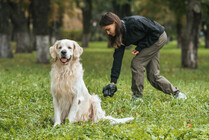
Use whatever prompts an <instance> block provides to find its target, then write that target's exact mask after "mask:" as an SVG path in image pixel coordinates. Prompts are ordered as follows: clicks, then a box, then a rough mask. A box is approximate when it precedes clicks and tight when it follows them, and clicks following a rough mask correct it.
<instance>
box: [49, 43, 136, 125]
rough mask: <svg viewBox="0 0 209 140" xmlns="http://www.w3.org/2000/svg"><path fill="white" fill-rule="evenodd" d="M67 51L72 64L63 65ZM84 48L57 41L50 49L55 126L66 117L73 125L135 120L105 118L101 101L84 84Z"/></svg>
mask: <svg viewBox="0 0 209 140" xmlns="http://www.w3.org/2000/svg"><path fill="white" fill-rule="evenodd" d="M63 50H64V51H66V59H69V61H68V62H66V63H63V62H61V58H62V51H63ZM82 52H83V49H82V48H81V47H80V46H79V45H78V43H77V42H75V41H72V40H67V39H64V40H60V41H57V42H56V43H55V44H54V45H53V46H52V47H50V54H51V56H52V58H53V59H54V63H53V65H52V69H51V73H50V74H51V92H52V95H53V104H54V115H55V123H54V126H56V125H59V124H61V123H62V122H63V121H64V120H65V119H66V118H67V119H69V121H70V122H78V121H88V120H89V119H90V120H91V121H93V122H98V121H99V120H101V119H108V120H111V121H112V123H125V122H126V121H129V120H132V119H133V118H124V119H115V118H112V117H111V116H105V111H103V110H102V108H101V100H100V98H99V97H98V96H97V95H90V94H89V92H88V90H87V88H86V86H85V83H84V81H83V73H84V71H83V68H82V65H81V63H80V62H79V58H80V55H81V54H82Z"/></svg>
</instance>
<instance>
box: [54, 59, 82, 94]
mask: <svg viewBox="0 0 209 140" xmlns="http://www.w3.org/2000/svg"><path fill="white" fill-rule="evenodd" d="M77 71H80V73H78V72H77ZM50 74H51V84H52V85H51V87H52V90H53V92H52V93H54V94H55V95H57V94H59V95H61V96H69V95H72V94H74V92H73V91H74V90H76V89H74V87H77V86H75V85H76V84H79V83H80V81H81V80H82V78H83V70H82V65H81V64H80V63H79V62H78V63H76V64H74V65H72V66H69V65H62V66H61V65H59V64H56V63H55V64H54V65H53V66H52V70H51V73H50Z"/></svg>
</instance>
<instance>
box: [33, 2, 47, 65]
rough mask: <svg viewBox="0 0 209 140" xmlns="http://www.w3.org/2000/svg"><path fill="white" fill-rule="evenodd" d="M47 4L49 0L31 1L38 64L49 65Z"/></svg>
mask: <svg viewBox="0 0 209 140" xmlns="http://www.w3.org/2000/svg"><path fill="white" fill-rule="evenodd" d="M49 4H50V0H31V9H32V10H31V12H32V18H33V30H34V33H35V40H36V43H35V44H36V49H37V62H38V63H49V60H50V59H49V58H50V57H49V27H48V11H49Z"/></svg>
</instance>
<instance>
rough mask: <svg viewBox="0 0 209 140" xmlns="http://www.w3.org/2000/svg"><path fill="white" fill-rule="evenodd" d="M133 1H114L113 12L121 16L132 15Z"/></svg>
mask: <svg viewBox="0 0 209 140" xmlns="http://www.w3.org/2000/svg"><path fill="white" fill-rule="evenodd" d="M131 1H132V0H127V1H126V2H125V3H122V4H121V3H120V2H118V1H112V6H113V12H114V13H115V14H116V15H118V16H119V17H120V18H124V17H126V16H131V15H132V14H131Z"/></svg>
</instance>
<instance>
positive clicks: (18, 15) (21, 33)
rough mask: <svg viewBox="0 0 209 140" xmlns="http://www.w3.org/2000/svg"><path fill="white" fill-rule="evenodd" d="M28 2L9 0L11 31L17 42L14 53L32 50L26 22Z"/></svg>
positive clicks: (26, 0) (24, 0) (27, 0)
mask: <svg viewBox="0 0 209 140" xmlns="http://www.w3.org/2000/svg"><path fill="white" fill-rule="evenodd" d="M29 4H30V1H29V0H9V5H10V7H11V12H12V14H11V21H12V24H13V31H14V32H13V33H14V36H15V41H16V42H17V45H16V46H17V47H16V53H24V52H32V50H33V49H32V44H31V38H30V29H29V24H28V17H29V16H28V6H29ZM26 14H27V15H26Z"/></svg>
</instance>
